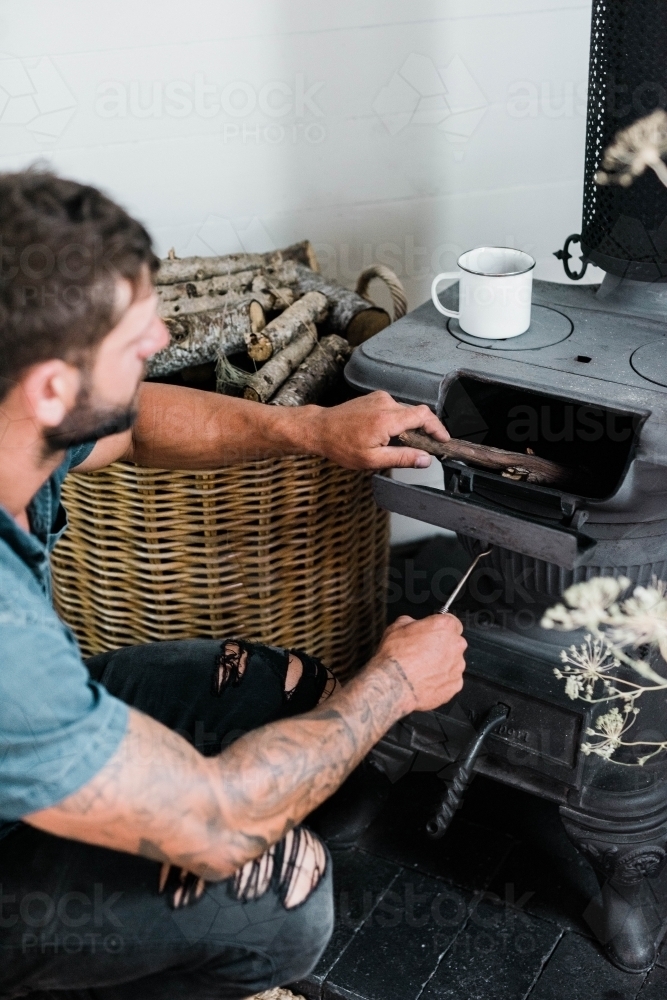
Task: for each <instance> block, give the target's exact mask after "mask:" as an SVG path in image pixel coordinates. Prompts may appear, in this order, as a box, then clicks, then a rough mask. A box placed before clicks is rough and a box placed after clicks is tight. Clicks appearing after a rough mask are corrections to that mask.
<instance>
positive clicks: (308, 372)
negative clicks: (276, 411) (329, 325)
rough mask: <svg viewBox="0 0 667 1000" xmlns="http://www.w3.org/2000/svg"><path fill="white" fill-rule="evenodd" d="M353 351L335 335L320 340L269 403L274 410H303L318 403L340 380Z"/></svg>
mask: <svg viewBox="0 0 667 1000" xmlns="http://www.w3.org/2000/svg"><path fill="white" fill-rule="evenodd" d="M351 353H352V348H351V346H350V345H349V344H348V342H347V341H346V340H343V338H342V337H339V336H338V335H337V334H335V333H331V334H329V335H328V336H327V337H322V339H321V340H320V342H319V343H318V344H317V346H316V347H315V348H314V349H313V350H312V351H311V352H310V354H309V355H308V357H307V358H306V359H305V360H304V361H302V363H301V364H300V365H299V367H298V368H297V370H296V371H295V372H294V374H293V375H292V376H291V377H290V378H288V379H287V381H286V382H285V383H284V385H283V387H282V388H281V389H280V390H279V392H278V393H277V395H275V396H274V397H273V399H272V400H271V404H272V405H274V406H305V405H306V403H314V402H317V401H319V400H320V399H321V398H322V397H323V396H324V395H325V394H326V393H327V391H328V390H329V389H331V388H332V387H333V386H334V385H335V383H336V382H337V381H338V379H339V378H340V376H341V374H342V371H343V367H344V365H345V362H346V361H347V360H348V358H349V357H350V354H351Z"/></svg>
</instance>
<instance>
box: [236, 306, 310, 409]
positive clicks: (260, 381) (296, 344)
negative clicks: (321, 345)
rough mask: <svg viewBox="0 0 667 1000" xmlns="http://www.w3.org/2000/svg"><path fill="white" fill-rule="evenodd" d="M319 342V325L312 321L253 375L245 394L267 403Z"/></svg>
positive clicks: (257, 401) (256, 400) (247, 396)
mask: <svg viewBox="0 0 667 1000" xmlns="http://www.w3.org/2000/svg"><path fill="white" fill-rule="evenodd" d="M316 343H317V327H316V326H315V324H314V323H310V324H309V325H308V327H307V328H306V329H305V330H304V331H303V332H302V333H299V334H298V335H297V336H296V337H295V338H294V340H292V341H291V342H290V343H289V344H288V345H287V347H284V348H283V349H282V351H278V353H277V354H274V355H273V357H272V358H271V359H270V360H269V361H267V362H266V364H265V365H262V367H261V368H260V370H259V371H258V372H257V373H256V374H255V375H253V376H252V379H251V381H250V382H249V383H248V385H247V386H246V387H245V389H244V391H243V395H244V397H245V398H246V399H252V400H254V401H255V402H256V403H266V402H268V400H269V399H271V396H273V394H274V393H275V392H276V391H277V390H278V389H279V388H280V386H281V385H282V384H283V382H285V381H286V380H287V379H288V378H289V377H290V375H291V374H292V372H293V371H294V369H295V368H298V367H299V365H300V364H301V362H302V361H303V360H304V358H306V357H307V356H308V355H309V354H310V353H311V351H312V350H313V348H314V347H315V344H316Z"/></svg>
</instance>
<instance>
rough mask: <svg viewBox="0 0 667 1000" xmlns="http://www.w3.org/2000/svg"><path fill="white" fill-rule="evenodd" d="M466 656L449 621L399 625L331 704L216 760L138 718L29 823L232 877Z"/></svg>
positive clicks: (444, 694) (211, 875) (449, 678)
mask: <svg viewBox="0 0 667 1000" xmlns="http://www.w3.org/2000/svg"><path fill="white" fill-rule="evenodd" d="M464 649H465V640H464V639H463V638H462V636H461V623H460V622H459V620H458V619H457V618H454V617H453V616H451V615H434V616H432V617H431V618H425V619H423V620H421V621H413V620H412V619H410V618H399V619H398V621H397V622H396V623H395V624H394V625H393V626H391V627H390V628H389V629H387V632H386V633H385V636H384V639H383V642H382V645H381V647H380V649H379V651H378V653H377V654H376V656H375V657H374V658H373V660H371V662H370V663H369V664H368V666H367V667H366V668H365V669H364V670H363V671H362V672H361V673H360V674H359V675H358V676H357V677H356V678H354V679H353V680H352V681H351V682H350V683H349V684H348V685H346V687H345V688H342V689H340V690H339V691H338V692H337V693H336V694H334V695H333V696H332V697H331V698H330V699H329V700H328V701H326V702H325V703H323V704H322V705H321V706H319V707H318V708H316V709H314V710H313V711H312V712H308V713H307V714H305V715H301V716H297V717H295V718H292V719H287V720H284V721H282V722H276V723H273V724H271V725H268V726H265V727H263V728H262V729H257V730H255V731H254V732H252V733H248V734H247V735H246V736H244V737H242V738H241V739H239V740H237V741H236V742H235V743H234V744H232V746H231V747H229V748H228V749H226V750H224V751H223V753H221V754H220V755H219V756H218V757H213V758H210V757H208V758H207V757H203V756H201V755H200V754H199V753H198V752H197V751H196V750H195V749H194V748H193V747H192V746H191V745H190V744H189V743H188V742H187V741H186V740H184V739H182V738H181V737H180V736H178V735H177V734H176V733H173V732H171V730H169V729H167V728H166V727H165V726H163V725H162V724H161V723H158V722H156V721H155V720H153V719H151V718H149V717H148V716H146V715H143V714H141V713H140V712H137V711H135V710H130V723H129V728H128V731H127V733H126V736H125V738H124V740H123V742H122V744H121V746H120V747H119V749H118V751H117V752H116V754H115V755H114V756H113V757H112V758H111V760H110V761H109V762H108V763H107V765H106V766H105V767H104V768H102V770H101V771H100V772H99V773H98V774H97V775H96V776H95V777H94V778H93V779H92V780H91V781H89V782H88V783H87V784H86V785H85V786H84V787H83V788H82V789H80V790H79V791H78V792H75V793H74V794H72V795H70V796H68V798H66V799H64V800H63V801H62V802H61V803H59V804H58V805H56V806H52V807H50V808H48V809H43V810H40V811H39V812H35V813H32V814H31V815H29V816H26V817H24V819H25V822H27V823H30V824H32V825H33V826H36V827H38V828H40V829H42V830H46V831H48V832H50V833H54V834H57V835H59V836H63V837H70V838H73V839H76V840H83V841H86V842H88V843H93V844H100V845H102V846H104V847H110V848H114V849H115V850H121V851H128V852H129V853H132V854H142V855H144V856H147V857H150V858H153V859H155V860H159V861H169V862H171V863H172V864H175V865H179V866H181V867H183V868H187V869H189V870H190V871H192V872H195V873H197V874H199V875H202V876H204V877H205V878H207V879H211V880H214V879H222V878H226V877H227V876H229V875H231V874H232V873H233V872H235V871H236V870H237V869H239V868H240V867H241V866H242V865H243V864H245V862H246V861H249V860H250V859H252V858H254V857H257V856H258V855H260V854H262V853H263V852H264V851H265V850H266V849H267V848H268V847H269V846H270V845H271V844H273V843H275V842H276V841H278V840H280V839H281V838H282V837H283V836H284V835H285V834H286V832H287V831H288V830H290V829H292V827H294V826H295V825H296V824H297V823H299V822H300V821H301V820H302V819H303V818H304V816H306V815H307V814H308V813H309V812H311V811H312V810H313V809H314V808H315V807H316V806H318V805H319V804H320V803H321V802H323V801H324V799H326V798H328V797H329V796H330V795H331V794H332V793H333V792H334V791H335V790H336V789H337V788H338V787H339V785H340V784H341V783H342V782H343V781H344V780H345V778H346V777H347V775H348V774H349V773H350V771H351V770H352V769H353V768H354V767H356V765H357V764H358V763H359V762H360V761H361V759H362V758H363V757H364V756H365V754H366V753H368V751H369V750H370V749H371V747H372V746H373V745H374V744H375V743H376V742H377V741H378V740H379V739H380V738H381V737H382V736H383V735H384V733H385V732H386V731H387V730H388V729H389V728H390V727H391V726H392V725H393V723H394V722H396V721H397V720H398V719H400V718H401V717H402V716H404V715H406V714H407V713H408V712H410V711H413V710H414V709H422V710H427V709H430V708H435V707H437V706H438V705H441V704H442V703H443V702H446V701H448V700H449V699H450V698H451V697H453V695H454V694H456V693H457V692H458V691H459V690H460V689H461V686H462V674H463V669H464V661H463V651H464Z"/></svg>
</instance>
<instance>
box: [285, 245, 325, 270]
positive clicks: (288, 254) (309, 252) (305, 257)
mask: <svg viewBox="0 0 667 1000" xmlns="http://www.w3.org/2000/svg"><path fill="white" fill-rule="evenodd" d="M280 256H281V257H282V259H283V260H284V261H287V260H293V261H296V263H298V264H303V265H304V266H305V267H308V268H310V270H311V271H319V269H320V265H319V262H318V260H317V255H316V253H315V250H314V249H313V245H312V243H311V242H310V240H301V242H300V243H292V245H291V246H288V247H285V248H284V249H283V250H281V251H280Z"/></svg>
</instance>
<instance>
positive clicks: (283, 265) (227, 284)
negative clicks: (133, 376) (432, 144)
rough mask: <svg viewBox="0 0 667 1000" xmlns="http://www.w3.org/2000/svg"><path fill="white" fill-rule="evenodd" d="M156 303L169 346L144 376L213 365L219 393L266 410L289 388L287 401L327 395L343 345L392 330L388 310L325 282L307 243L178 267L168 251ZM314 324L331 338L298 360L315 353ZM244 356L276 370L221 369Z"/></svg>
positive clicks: (345, 352) (189, 260) (191, 260)
mask: <svg viewBox="0 0 667 1000" xmlns="http://www.w3.org/2000/svg"><path fill="white" fill-rule="evenodd" d="M373 273H375V272H373ZM383 280H386V279H383ZM395 280H396V282H397V284H398V286H399V287H400V282H398V279H395ZM360 290H361V289H360ZM157 293H158V300H159V305H158V312H159V315H160V316H161V317H162V319H163V320H164V321H165V323H166V325H167V327H168V329H169V331H170V334H171V343H170V344H169V346H168V347H166V348H165V349H164V350H162V351H160V352H159V353H158V354H156V355H155V356H154V357H153V358H151V359H150V361H149V362H148V366H147V369H148V375H149V376H152V377H158V378H159V377H163V376H166V375H171V374H172V373H174V372H176V371H178V370H182V369H186V368H187V369H195V368H196V367H197V366H202V365H206V364H208V363H210V362H213V361H217V363H218V364H217V374H218V379H217V383H218V387H219V391H231V392H232V394H236V395H238V394H239V392H240V391H241V390H243V389H244V388H245V392H246V396H247V398H250V399H258V400H262V401H268V400H269V399H270V398H271V393H270V392H269V389H270V390H271V392H275V391H276V389H278V388H279V387H280V386H281V384H282V383H283V382H285V380H288V381H289V382H290V383H291V381H292V379H296V381H295V382H294V384H293V385H292V388H290V389H289V391H288V389H287V387H286V389H285V395H284V397H283V399H284V400H287V399H288V398H289V399H291V400H296V399H297V398H298V399H305V398H306V397H308V398H309V399H310V398H314V395H313V393H316V392H317V391H318V390H317V389H315V388H311V383H312V384H313V386H321V387H322V388H323V391H324V389H325V388H326V386H327V385H330V384H331V381H332V380H333V379H334V378H335V377H336V373H337V372H339V371H340V368H341V358H343V356H345V358H347V357H348V356H349V353H350V351H349V345H352V346H355V345H357V344H360V343H362V342H363V341H364V340H367V339H368V338H369V337H370V336H372V335H373V334H375V333H377V332H378V331H379V330H381V329H384V327H386V326H387V325H388V324H389V322H390V317H389V315H388V313H387V312H386V311H385V310H384V309H379V308H378V307H377V306H375V305H374V304H373V302H371V301H369V300H368V299H367V298H364V297H362V295H359V294H357V293H356V292H352V291H350V290H349V289H346V288H343V287H342V286H340V285H338V284H336V282H334V281H328V280H326V279H325V278H324V277H323V276H322V275H321V274H320V273H319V266H318V263H317V258H316V256H315V252H314V250H313V247H312V245H311V244H310V242H309V241H308V240H304V241H302V242H301V243H295V244H293V245H292V246H289V247H286V248H284V249H283V250H272V251H269V252H268V253H239V254H228V255H227V256H224V257H184V258H182V259H178V258H176V257H175V256H174V254H173V251H171V252H170V254H169V257H168V259H166V260H163V261H162V262H161V265H160V268H159V271H158V274H157ZM314 324H323V327H322V328H321V329H322V332H324V333H327V334H329V336H328V337H325V338H324V340H323V341H322V342H321V343H320V345H319V346H318V348H317V349H315V350H311V351H310V352H309V354H308V356H307V357H306V356H305V355H304V354H303V353H302V352H304V351H305V350H306V345H310V347H311V348H312V343H311V341H312V333H313V330H314V329H315V333H316V334H317V330H316V328H315V327H314ZM306 334H307V335H308V336H306ZM332 337H333V339H331V338H332ZM341 337H344V338H345V339H346V345H345V347H343V346H342V344H341ZM297 341H298V345H297V346H295V347H294V348H293V349H292V350H286V349H287V348H288V347H289V346H290V345H292V344H294V343H295V342H297ZM319 348H321V350H320V349H319ZM242 352H247V354H248V356H249V358H250V360H251V361H252V362H254V363H255V365H256V366H257V365H260V364H262V363H264V362H268V361H269V360H274V359H275V364H273V365H271V367H268V368H267V366H266V364H265V365H264V367H263V368H262V369H261V370H260V371H258V372H256V373H255V374H254V375H253V374H251V373H248V372H247V370H244V367H243V364H244V363H243V362H242V367H241V368H237V367H236V366H235V365H234V364H232V363H231V362H229V361H228V360H227V357H228V355H232V354H237V353H242ZM299 364H300V365H301V367H300V368H299V370H298V371H297V372H294V369H295V368H296V366H298V365H299ZM297 376H298V377H297ZM221 387H222V388H221ZM267 393H268V395H267ZM287 405H299V404H298V403H296V402H294V401H293V402H290V403H289V404H287Z"/></svg>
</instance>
